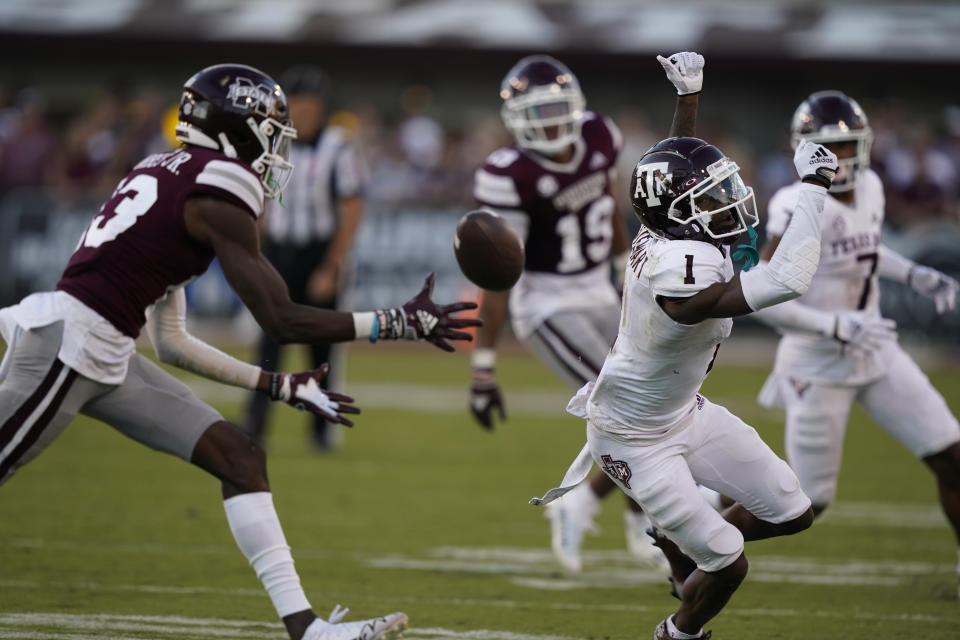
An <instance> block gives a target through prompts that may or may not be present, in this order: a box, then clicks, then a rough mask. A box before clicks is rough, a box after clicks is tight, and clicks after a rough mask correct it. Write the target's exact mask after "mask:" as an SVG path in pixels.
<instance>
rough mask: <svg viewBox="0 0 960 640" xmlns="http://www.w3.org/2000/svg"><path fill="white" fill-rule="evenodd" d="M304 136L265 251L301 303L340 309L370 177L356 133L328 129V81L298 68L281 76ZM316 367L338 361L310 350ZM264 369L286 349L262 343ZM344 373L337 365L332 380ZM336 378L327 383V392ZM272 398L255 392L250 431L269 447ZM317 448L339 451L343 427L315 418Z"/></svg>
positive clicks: (326, 349) (272, 213)
mask: <svg viewBox="0 0 960 640" xmlns="http://www.w3.org/2000/svg"><path fill="white" fill-rule="evenodd" d="M280 86H281V87H283V89H284V91H285V92H286V94H287V100H288V104H289V108H290V118H291V120H293V123H294V126H296V128H297V132H298V138H297V140H296V142H295V143H294V144H293V145H292V146H291V149H290V159H291V161H292V162H293V164H294V167H295V169H294V172H293V177H292V179H291V180H290V183H289V184H288V185H287V187H286V189H284V191H283V197H282V199H280V200H279V201H278V200H270V201H268V205H267V209H266V212H265V216H264V224H263V232H264V233H263V253H264V255H266V256H267V258H268V259H269V260H270V262H272V263H273V265H274V267H276V269H277V271H279V272H280V275H281V276H283V279H284V280H285V281H286V283H287V287H288V288H289V289H290V297H291V298H292V299H293V300H294V301H295V302H298V303H302V304H311V305H315V306H318V307H323V308H325V309H335V308H336V307H337V302H338V297H341V286H342V283H344V282H345V281H346V280H347V276H348V274H347V272H348V271H349V266H350V265H349V258H350V248H351V246H352V244H353V239H354V236H355V235H356V232H357V227H358V226H359V224H360V220H361V218H362V216H363V189H364V187H365V180H366V172H365V170H364V168H363V166H362V165H361V163H360V158H359V156H358V153H357V151H356V149H355V147H354V146H353V144H352V143H351V140H350V135H349V133H348V132H347V131H346V130H345V129H343V128H341V127H338V126H335V125H328V124H327V123H326V119H327V113H326V108H327V99H328V97H329V92H330V82H329V79H328V77H327V75H326V74H325V73H324V72H323V71H322V70H320V69H318V68H316V67H312V66H306V65H301V66H296V67H293V68H291V69H289V70H288V71H287V72H285V73H284V74H283V75H282V76H281V77H280ZM309 348H310V351H311V356H312V358H313V366H314V367H319V366H320V365H321V364H323V363H324V362H328V361H329V360H330V358H331V347H330V345H320V344H315V345H310V347H309ZM259 357H260V366H261V367H263V368H264V369H269V370H279V369H280V365H279V359H280V345H279V343H277V342H276V341H275V340H273V339H272V338H270V337H269V336H267V335H263V336H262V337H261V339H260V347H259ZM339 369H340V367H339V366H338V365H337V363H333V365H331V376H332V377H336V376H335V374H336V373H337V372H338V371H339ZM331 376H328V378H326V379H324V380H323V382H321V386H323V387H324V388H326V387H327V381H328V380H329V379H330V377H331ZM269 404H270V403H269V399H268V398H267V396H265V395H263V394H261V393H257V394H251V400H250V404H249V406H248V410H247V421H246V426H247V430H248V431H249V433H250V434H251V435H252V436H254V437H255V438H256V439H257V440H258V441H261V442H262V441H263V437H264V428H265V426H266V422H267V412H268V408H269ZM314 420H315V422H314V425H313V433H312V442H313V444H314V445H315V446H316V447H317V448H318V449H321V450H330V449H333V448H335V447H336V444H337V441H338V437H337V436H338V434H337V433H336V432H335V429H336V428H337V426H336V425H330V424H328V423H327V422H326V421H325V420H323V418H321V417H320V416H315V417H314Z"/></svg>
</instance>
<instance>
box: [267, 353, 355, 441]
mask: <svg viewBox="0 0 960 640" xmlns="http://www.w3.org/2000/svg"><path fill="white" fill-rule="evenodd" d="M328 371H330V365H329V364H324V365H323V366H321V367H320V368H319V369H313V370H312V371H303V372H301V373H271V374H270V399H271V400H279V401H281V402H286V403H287V404H288V405H290V406H291V407H293V408H294V409H298V410H300V411H309V412H310V413H315V414H316V415H318V416H323V417H324V418H326V419H327V420H328V421H330V422H336V423H339V424H342V425H345V426H348V427H352V426H353V422H352V421H351V420H350V419H349V418H346V417H344V416H343V415H341V414H345V413H346V414H357V413H360V409H358V408H357V407H355V406H353V404H352V403H353V398H351V397H350V396H345V395H343V394H342V393H333V392H332V391H324V390H323V389H321V388H320V385H319V384H318V383H319V382H320V381H321V380H323V378H324V377H326V375H327V372H328Z"/></svg>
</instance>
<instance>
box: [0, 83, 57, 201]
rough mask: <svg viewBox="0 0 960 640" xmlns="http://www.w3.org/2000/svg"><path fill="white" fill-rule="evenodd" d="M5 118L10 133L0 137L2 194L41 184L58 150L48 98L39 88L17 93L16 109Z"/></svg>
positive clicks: (43, 182) (0, 181)
mask: <svg viewBox="0 0 960 640" xmlns="http://www.w3.org/2000/svg"><path fill="white" fill-rule="evenodd" d="M4 119H5V120H6V124H5V128H6V129H7V131H8V133H7V134H6V135H5V136H3V138H0V195H3V194H5V193H7V192H8V191H10V190H12V189H16V188H40V187H42V186H43V185H44V184H45V183H46V179H47V174H48V172H49V170H50V166H51V164H52V162H53V159H54V157H55V155H56V152H57V138H56V135H55V133H54V132H53V130H52V129H51V128H50V126H49V124H48V123H47V104H46V100H45V99H44V97H43V96H42V95H41V94H40V92H39V91H37V90H36V89H24V90H23V91H21V92H20V93H19V94H18V95H17V99H16V105H15V111H13V112H12V113H11V112H7V113H6V114H5V117H4Z"/></svg>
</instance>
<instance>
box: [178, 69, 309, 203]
mask: <svg viewBox="0 0 960 640" xmlns="http://www.w3.org/2000/svg"><path fill="white" fill-rule="evenodd" d="M179 118H180V121H179V122H178V123H177V130H176V134H177V140H179V141H181V142H184V143H186V144H192V145H196V146H198V147H205V148H207V149H216V150H218V151H221V152H223V154H224V155H226V156H227V157H228V158H237V159H239V160H242V161H244V162H246V163H247V164H249V165H250V166H251V167H252V168H253V170H254V171H256V172H257V173H258V174H259V175H260V182H262V183H263V190H264V195H266V196H267V197H268V198H275V197H277V196H278V195H280V192H281V191H283V188H284V187H285V186H286V184H287V182H288V181H289V180H290V176H291V174H292V172H293V164H291V163H290V160H289V157H290V141H291V140H295V139H296V137H297V130H296V129H295V128H294V127H293V125H292V123H291V122H290V116H289V114H288V111H287V97H286V95H284V93H283V89H281V88H280V85H279V84H277V83H276V82H275V81H274V80H273V79H272V78H271V77H270V76H268V75H267V74H265V73H263V72H262V71H258V70H257V69H254V68H253V67H248V66H247V65H243V64H218V65H214V66H212V67H207V68H206V69H203V70H202V71H199V72H197V73H196V74H194V75H193V77H191V78H190V79H189V80H187V82H186V83H185V84H184V85H183V95H182V96H181V98H180V112H179Z"/></svg>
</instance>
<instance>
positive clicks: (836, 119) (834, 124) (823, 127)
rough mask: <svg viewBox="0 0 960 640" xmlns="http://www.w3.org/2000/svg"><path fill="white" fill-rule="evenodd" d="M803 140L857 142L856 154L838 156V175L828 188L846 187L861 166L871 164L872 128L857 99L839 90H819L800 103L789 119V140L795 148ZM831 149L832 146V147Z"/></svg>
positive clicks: (852, 182)
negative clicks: (846, 156) (847, 156)
mask: <svg viewBox="0 0 960 640" xmlns="http://www.w3.org/2000/svg"><path fill="white" fill-rule="evenodd" d="M803 140H810V141H811V142H816V143H818V144H822V145H830V144H834V143H840V142H856V143H857V148H856V154H855V155H854V156H853V157H850V158H842V157H841V158H838V164H839V168H838V169H837V177H836V178H834V179H833V183H832V184H831V185H830V191H831V192H834V193H836V192H840V191H849V190H850V189H853V187H854V185H856V182H857V174H858V173H859V172H860V170H861V169H865V168H867V167H869V166H870V146H871V145H872V144H873V131H872V130H871V129H870V123H869V122H868V120H867V114H865V113H864V112H863V109H861V108H860V105H859V104H857V101H856V100H854V99H853V98H851V97H850V96H848V95H846V94H843V93H841V92H839V91H818V92H816V93H813V94H811V95H810V96H809V97H808V98H807V99H806V100H804V101H803V102H801V103H800V106H799V107H797V110H796V111H795V112H794V114H793V120H792V121H791V122H790V144H791V145H792V146H793V148H794V149H796V148H797V145H799V144H800V142H802V141H803ZM831 150H832V151H833V149H831Z"/></svg>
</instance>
